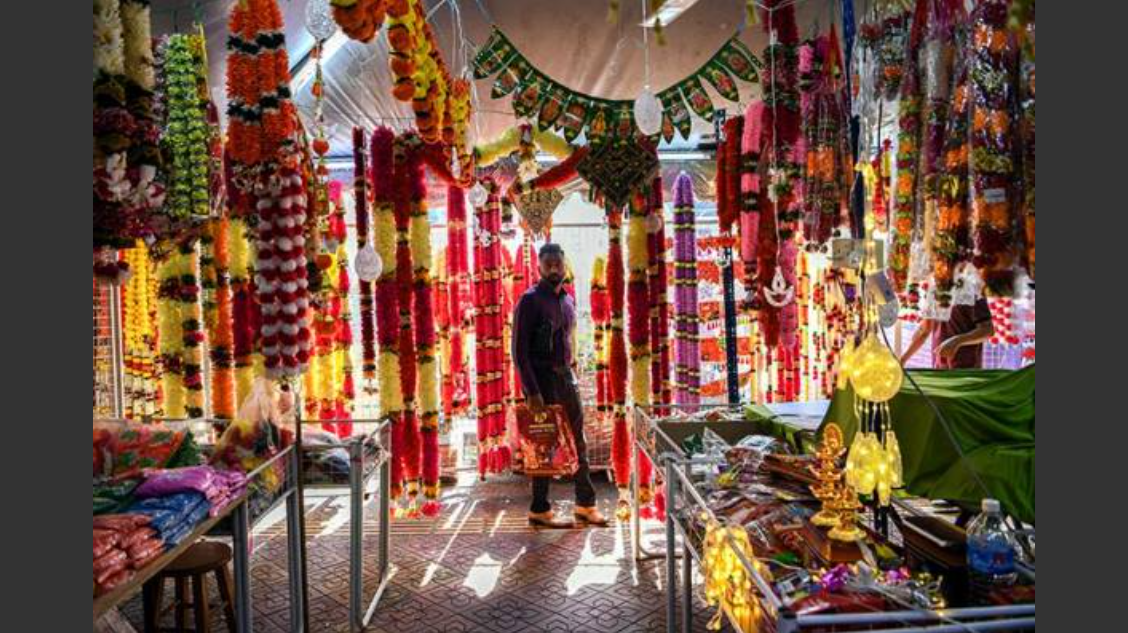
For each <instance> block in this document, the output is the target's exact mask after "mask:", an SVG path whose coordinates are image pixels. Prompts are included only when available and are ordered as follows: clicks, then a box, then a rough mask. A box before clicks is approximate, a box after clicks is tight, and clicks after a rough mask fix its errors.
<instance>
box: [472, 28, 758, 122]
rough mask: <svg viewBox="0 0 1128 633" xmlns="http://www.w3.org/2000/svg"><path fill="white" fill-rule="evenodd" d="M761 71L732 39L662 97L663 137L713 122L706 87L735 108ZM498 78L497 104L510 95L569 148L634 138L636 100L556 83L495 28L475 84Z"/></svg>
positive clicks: (479, 59) (516, 108)
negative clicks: (743, 86) (580, 141)
mask: <svg viewBox="0 0 1128 633" xmlns="http://www.w3.org/2000/svg"><path fill="white" fill-rule="evenodd" d="M761 67H762V64H761V63H760V61H759V60H758V59H757V58H756V57H755V56H754V55H753V54H752V52H751V51H749V50H748V47H747V46H745V45H744V44H743V43H742V42H741V41H740V40H739V39H738V36H736V35H734V36H733V37H732V38H730V39H729V40H728V41H727V42H725V44H724V46H722V47H721V49H720V50H719V51H717V52H716V54H714V55H713V56H712V57H711V58H709V60H708V61H706V62H705V63H704V64H703V65H702V66H701V67H700V68H699V69H698V70H697V71H696V72H694V73H693V74H691V75H690V76H688V77H686V78H685V79H683V80H681V81H679V82H678V83H676V84H674V85H673V86H670V87H668V88H666V89H665V90H663V91H661V92H659V93H658V99H659V101H660V102H661V103H662V109H663V122H662V132H661V136H662V137H663V138H664V139H666V140H667V141H670V140H672V139H673V137H674V135H675V134H679V135H681V136H682V137H683V138H689V134H690V131H691V130H692V127H693V124H692V120H691V116H690V112H693V113H695V114H697V116H699V117H701V118H703V119H705V120H706V121H712V119H713V112H714V110H715V108H714V105H713V98H712V96H711V95H710V94H709V92H708V91H707V90H706V89H705V83H706V82H707V83H708V84H709V85H710V86H712V87H713V89H714V90H715V91H716V93H717V94H718V95H720V96H721V97H722V98H723V99H725V100H728V101H731V102H734V103H737V102H739V101H740V87H739V82H742V81H743V82H747V83H756V82H759V80H760V68H761ZM495 75H496V76H497V78H496V79H495V81H494V85H493V89H492V90H491V92H490V96H491V97H492V98H493V99H502V98H504V97H507V96H509V95H512V96H513V99H512V107H513V112H514V114H516V115H517V116H518V117H523V118H529V119H534V118H535V119H536V122H537V126H538V127H539V128H540V129H542V130H546V129H555V130H559V131H560V132H561V133H562V134H563V135H564V137H565V138H566V139H568V141H569V142H571V141H574V140H575V139H576V138H578V137H579V135H580V134H581V133H583V134H584V136H585V137H586V138H587V140H588V141H589V142H599V141H602V140H604V139H607V138H627V137H631V136H634V135H635V134H636V132H637V126H636V125H635V120H634V101H633V100H613V99H601V98H599V97H593V96H591V95H587V94H584V93H581V92H577V91H575V90H572V89H571V88H568V87H566V86H563V85H561V84H559V83H557V82H555V81H553V80H552V79H551V78H549V77H548V76H547V75H545V74H544V73H543V72H541V71H540V70H538V69H537V68H536V67H534V66H533V65H532V64H531V63H529V60H527V59H526V58H525V56H524V55H522V54H521V52H520V51H519V50H517V47H516V46H514V45H513V43H512V42H510V41H509V38H507V37H506V36H505V35H504V34H503V33H502V32H501V31H500V30H498V29H496V28H495V29H494V30H493V32H492V33H491V34H490V38H489V40H488V41H487V42H486V44H485V45H484V46H482V47H481V48H480V49H479V50H478V54H477V56H476V57H475V58H474V77H475V78H476V79H486V78H488V77H493V76H495Z"/></svg>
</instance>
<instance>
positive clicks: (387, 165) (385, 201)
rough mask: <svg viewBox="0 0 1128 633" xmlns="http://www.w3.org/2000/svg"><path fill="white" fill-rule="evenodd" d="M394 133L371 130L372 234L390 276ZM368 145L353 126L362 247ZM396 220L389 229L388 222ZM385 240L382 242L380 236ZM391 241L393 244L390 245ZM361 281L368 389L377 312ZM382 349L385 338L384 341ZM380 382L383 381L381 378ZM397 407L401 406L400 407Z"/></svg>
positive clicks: (363, 244)
mask: <svg viewBox="0 0 1128 633" xmlns="http://www.w3.org/2000/svg"><path fill="white" fill-rule="evenodd" d="M391 142H392V133H391V131H390V130H387V129H383V128H381V129H378V130H376V131H375V132H373V133H372V148H373V149H372V193H373V195H372V200H373V204H374V207H375V214H376V218H375V222H376V226H375V227H374V229H373V234H374V235H375V236H376V240H377V241H376V245H375V248H376V253H377V254H378V255H379V256H380V259H381V260H382V261H383V262H384V275H383V276H382V277H381V278H380V279H381V280H384V279H385V277H387V273H388V267H389V266H391V267H392V270H394V269H395V266H394V264H393V262H394V261H395V249H394V244H395V229H394V219H393V215H392V208H391V205H392V196H391V186H392V162H391V161H392V156H391ZM366 150H367V146H366V145H365V142H364V130H362V129H360V128H353V196H354V198H353V199H354V201H355V213H356V248H357V251H358V252H359V251H363V250H364V249H365V248H367V247H368V240H369V229H368V225H369V215H368V159H367V153H366ZM388 222H392V223H393V227H392V228H391V229H390V232H387V233H386V232H385V231H388V230H389V227H388V225H387V223H388ZM381 239H383V240H385V242H384V243H381V242H380V240H381ZM389 244H391V245H393V248H388V246H389ZM359 284H360V340H361V358H362V362H363V364H362V365H361V371H362V372H363V376H364V381H365V390H366V391H368V392H372V391H374V385H375V384H376V316H375V309H376V307H375V304H374V302H373V294H372V282H371V281H365V280H364V279H360V280H359ZM380 348H381V350H383V349H384V342H383V341H381V347H380ZM380 384H381V385H383V384H384V383H383V382H381V383H380ZM397 410H398V409H397Z"/></svg>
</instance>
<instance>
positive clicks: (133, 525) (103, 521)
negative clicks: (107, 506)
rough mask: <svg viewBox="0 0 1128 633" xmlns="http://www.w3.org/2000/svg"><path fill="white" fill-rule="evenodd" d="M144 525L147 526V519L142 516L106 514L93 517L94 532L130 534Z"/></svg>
mask: <svg viewBox="0 0 1128 633" xmlns="http://www.w3.org/2000/svg"><path fill="white" fill-rule="evenodd" d="M145 525H149V517H147V516H145V515H143V514H107V515H103V516H100V517H94V529H96V530H113V531H116V532H132V531H133V530H135V529H137V528H139V527H142V526H145Z"/></svg>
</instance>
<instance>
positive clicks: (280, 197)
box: [255, 167, 312, 378]
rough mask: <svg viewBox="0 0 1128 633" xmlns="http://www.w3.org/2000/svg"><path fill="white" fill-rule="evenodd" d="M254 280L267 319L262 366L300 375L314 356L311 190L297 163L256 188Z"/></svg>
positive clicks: (276, 372)
mask: <svg viewBox="0 0 1128 633" xmlns="http://www.w3.org/2000/svg"><path fill="white" fill-rule="evenodd" d="M255 195H256V198H257V203H256V208H257V211H258V227H257V247H258V253H257V258H258V260H257V263H256V265H255V285H256V291H257V298H258V303H259V306H260V309H261V310H262V322H261V325H260V332H261V335H262V355H263V365H264V367H265V369H266V374H267V375H268V376H270V377H274V378H277V377H282V376H300V375H301V374H302V373H303V372H304V371H305V370H306V368H307V366H308V364H309V360H310V350H311V347H312V336H311V335H310V331H309V314H308V312H309V293H308V288H309V281H308V279H307V271H306V264H307V261H306V256H305V241H306V240H305V237H304V235H303V227H304V225H305V220H306V192H305V188H304V186H303V181H302V176H301V174H300V173H299V172H298V171H297V170H296V169H294V168H292V167H284V168H282V169H281V170H279V172H278V175H277V177H276V178H272V179H271V181H270V182H269V183H268V184H264V185H261V186H259V187H257V188H256V191H255Z"/></svg>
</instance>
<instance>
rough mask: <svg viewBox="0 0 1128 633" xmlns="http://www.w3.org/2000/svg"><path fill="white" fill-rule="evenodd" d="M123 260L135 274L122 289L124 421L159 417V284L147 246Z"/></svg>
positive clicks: (133, 250)
mask: <svg viewBox="0 0 1128 633" xmlns="http://www.w3.org/2000/svg"><path fill="white" fill-rule="evenodd" d="M123 258H124V259H125V261H126V262H127V263H128V264H129V269H130V270H131V271H132V273H131V275H130V277H129V280H128V281H127V282H126V284H125V286H124V287H123V289H122V298H121V303H122V312H123V315H122V316H123V320H124V324H125V326H124V328H123V335H124V336H123V339H124V340H123V350H122V352H123V354H122V356H123V361H124V363H123V364H124V372H125V388H124V391H125V417H127V418H130V419H138V418H143V417H145V416H153V415H156V414H157V407H158V402H157V363H156V361H157V356H156V352H157V348H156V345H157V323H156V320H155V318H154V316H155V313H156V307H157V294H156V292H155V290H156V288H157V283H156V279H155V275H154V273H155V268H154V265H153V262H152V260H150V259H149V249H148V248H147V247H146V246H145V243H144V242H142V241H140V240H139V241H138V242H137V245H136V246H134V247H133V248H131V249H127V250H125V251H124V253H123Z"/></svg>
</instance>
